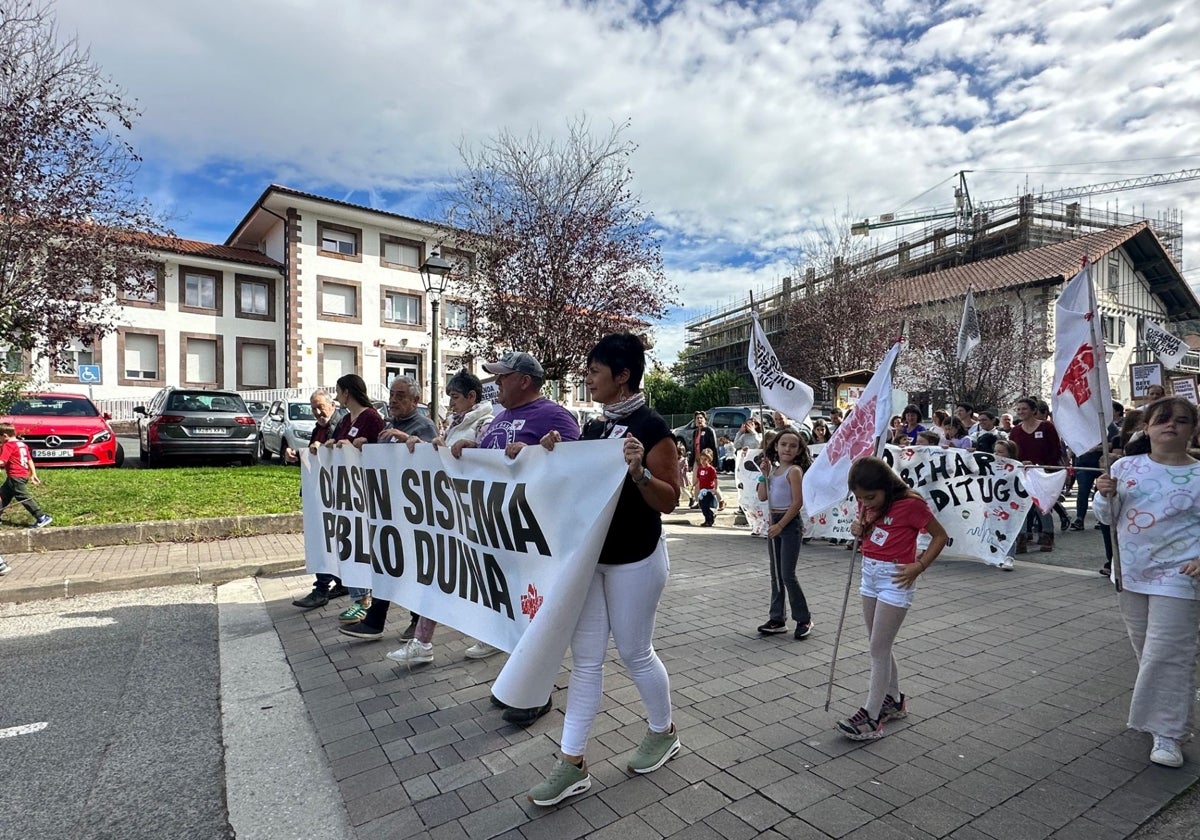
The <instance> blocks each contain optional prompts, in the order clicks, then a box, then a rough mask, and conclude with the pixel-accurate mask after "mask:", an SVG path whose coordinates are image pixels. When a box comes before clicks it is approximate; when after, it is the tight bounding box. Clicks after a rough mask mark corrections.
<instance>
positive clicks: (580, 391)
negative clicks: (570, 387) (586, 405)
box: [575, 380, 588, 402]
mask: <svg viewBox="0 0 1200 840" xmlns="http://www.w3.org/2000/svg"><path fill="white" fill-rule="evenodd" d="M575 401H576V402H587V401H588V389H587V384H586V383H584V382H583V380H580V381H579V382H576V383H575Z"/></svg>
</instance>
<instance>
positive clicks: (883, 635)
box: [837, 458, 946, 741]
mask: <svg viewBox="0 0 1200 840" xmlns="http://www.w3.org/2000/svg"><path fill="white" fill-rule="evenodd" d="M849 484H850V492H852V493H853V494H854V496H855V498H856V499H858V505H859V508H858V510H859V513H858V517H857V518H856V519H855V520H854V522H853V523H852V524H851V526H850V533H852V534H854V536H855V537H857V538H858V539H860V540H861V544H862V585H861V588H860V590H859V591H860V592H861V593H862V599H863V618H864V619H865V620H866V624H867V638H868V639H869V640H870V642H871V687H870V690H869V691H868V692H867V701H866V703H864V704H863V706H862V707H861V708H860V709H859V710H858V711H857V712H855V713H854V714H853V715H851V716H850V717H849V718H847V719H845V720H841V721H838V725H837V726H838V729H839V730H840V731H841V732H842V734H843V735H845V736H846V737H847V738H849V739H850V740H852V741H871V740H874V739H876V738H882V737H883V723H884V721H886V720H899V719H900V718H902V717H904V716H905V715H907V714H908V708H907V706H906V704H905V702H904V695H903V694H902V693H901V692H900V683H899V674H898V672H897V670H896V658H895V656H893V655H892V646H893V645H894V644H895V642H896V634H897V633H898V632H899V630H900V625H901V624H902V623H903V622H904V616H906V615H907V614H908V608H909V607H910V606H912V599H913V587H914V585H915V584H916V582H917V578H918V577H919V576H920V574H921V572H923V571H925V570H926V569H927V568H928V567H929V564H931V563H932V562H933V561H934V560H935V559H936V558H937V556H938V554H940V553H941V551H942V549H943V548H944V547H945V546H946V529H945V528H943V527H942V526H941V524H940V523H939V522H938V521H937V520H936V519H934V517H933V511H932V510H930V509H929V505H928V503H926V501H925V499H923V498H922V497H921V496H920V494H918V493H917V492H916V491H914V490H911V489H909V487H908V485H907V484H905V483H904V481H903V480H901V478H900V476H898V475H896V473H894V472H892V469H891V467H889V466H888V465H887V464H885V463H884V462H883V461H881V460H879V459H878V458H861V459H859V460H858V461H855V462H854V465H853V466H851V467H850V479H849ZM922 530H925V531H927V532H928V533H929V535H930V536H931V537H932V538H933V539H932V540H931V542H930V543H929V547H928V548H926V549H925V550H924V551H923V552H921V554H920V555H919V556H918V555H917V534H919V533H920V532H921V531H922Z"/></svg>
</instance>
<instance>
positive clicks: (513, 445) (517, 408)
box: [479, 352, 579, 458]
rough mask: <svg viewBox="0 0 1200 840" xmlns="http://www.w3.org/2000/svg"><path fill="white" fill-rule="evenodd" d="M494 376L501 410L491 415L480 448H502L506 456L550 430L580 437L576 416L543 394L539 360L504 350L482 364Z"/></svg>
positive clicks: (575, 438) (542, 372)
mask: <svg viewBox="0 0 1200 840" xmlns="http://www.w3.org/2000/svg"><path fill="white" fill-rule="evenodd" d="M483 369H484V370H485V371H487V372H488V373H491V374H494V375H495V377H496V390H497V396H496V402H498V403H500V405H501V406H503V407H504V410H503V411H501V412H500V413H499V414H497V415H496V416H495V417H493V418H492V423H491V425H490V426H488V428H487V431H486V432H485V433H484V435H483V437H482V438H481V439H480V441H479V446H480V448H482V449H503V450H504V453H505V454H506V455H508V457H509V458H515V457H517V453H518V452H520V451H521V450H522V449H523V448H524V447H526V446H528V445H529V444H536V443H538V442H539V441H541V439H542V437H543V436H544V435H545V434H546V433H547V432H551V431H556V432H558V433H559V434H560V435H562V439H563V440H578V439H579V424H578V423H576V422H575V417H574V416H573V415H572V414H571V412H569V411H567V410H566V409H565V408H563V407H562V406H561V405H559V404H558V403H556V402H554V400H550V399H546V398H545V397H543V396H542V382H543V381H544V380H545V378H546V372H545V371H544V370H543V369H542V365H541V363H540V362H539V361H538V360H537V359H535V358H534V357H533V356H531V355H529V354H528V353H517V352H512V353H505V354H504V355H503V356H501V357H500V359H499V361H495V362H491V363H489V364H486V365H484V366H483Z"/></svg>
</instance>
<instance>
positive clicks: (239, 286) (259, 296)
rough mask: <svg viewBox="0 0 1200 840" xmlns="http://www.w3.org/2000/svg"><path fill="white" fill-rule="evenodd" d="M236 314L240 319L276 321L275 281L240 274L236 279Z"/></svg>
mask: <svg viewBox="0 0 1200 840" xmlns="http://www.w3.org/2000/svg"><path fill="white" fill-rule="evenodd" d="M234 287H235V291H234V301H235V303H236V304H237V305H236V307H235V314H236V316H237V317H238V318H252V319H255V320H259V321H273V320H275V281H274V280H271V279H267V278H265V277H249V276H247V275H244V274H239V275H237V276H236V277H235V278H234Z"/></svg>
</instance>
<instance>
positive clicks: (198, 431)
mask: <svg viewBox="0 0 1200 840" xmlns="http://www.w3.org/2000/svg"><path fill="white" fill-rule="evenodd" d="M191 432H192V434H194V435H205V436H207V435H223V434H225V430H224V429H223V428H221V427H220V426H217V427H209V426H197V427H196V428H194V429H192V430H191Z"/></svg>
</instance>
